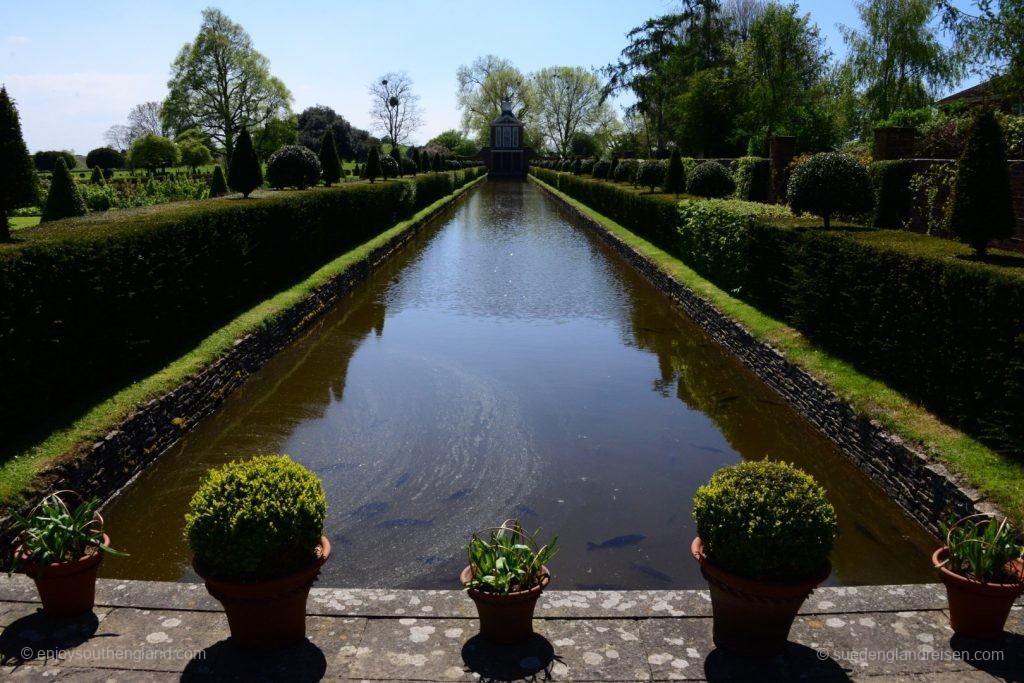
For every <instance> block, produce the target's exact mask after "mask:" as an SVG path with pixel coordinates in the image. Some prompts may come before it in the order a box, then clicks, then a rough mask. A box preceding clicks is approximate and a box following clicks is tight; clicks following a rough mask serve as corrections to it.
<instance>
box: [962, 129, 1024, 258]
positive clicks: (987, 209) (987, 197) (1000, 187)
mask: <svg viewBox="0 0 1024 683" xmlns="http://www.w3.org/2000/svg"><path fill="white" fill-rule="evenodd" d="M951 200H952V206H953V208H952V210H951V211H950V215H949V227H950V230H952V232H953V234H954V235H956V236H957V239H959V240H960V241H961V242H965V243H966V244H969V245H971V247H973V248H974V250H975V251H976V252H977V254H978V256H984V255H985V251H986V250H987V249H988V243H989V241H991V240H993V239H998V238H1001V237H1011V236H1012V235H1013V228H1014V217H1013V193H1012V190H1011V188H1010V170H1009V168H1008V166H1007V164H1006V146H1005V144H1004V143H1003V133H1002V130H1001V129H1000V127H999V122H998V121H996V117H995V115H994V114H993V113H992V110H990V109H984V110H982V111H980V112H979V113H978V114H976V115H975V117H974V119H973V120H972V121H971V126H970V129H969V130H968V131H967V140H966V141H965V142H964V149H963V152H962V153H961V154H960V160H959V161H958V163H957V171H956V182H955V183H954V185H953V194H952V197H951Z"/></svg>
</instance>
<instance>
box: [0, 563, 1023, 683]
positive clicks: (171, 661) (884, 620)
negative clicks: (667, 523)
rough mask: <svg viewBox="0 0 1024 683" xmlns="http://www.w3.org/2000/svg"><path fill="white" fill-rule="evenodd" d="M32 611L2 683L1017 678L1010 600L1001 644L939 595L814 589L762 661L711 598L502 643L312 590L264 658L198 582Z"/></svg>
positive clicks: (22, 616) (6, 618) (612, 601)
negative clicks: (293, 638) (299, 640)
mask: <svg viewBox="0 0 1024 683" xmlns="http://www.w3.org/2000/svg"><path fill="white" fill-rule="evenodd" d="M38 607H39V605H38V602H37V597H36V592H35V587H34V586H33V584H32V582H31V581H30V580H29V579H27V578H25V577H22V576H14V577H11V578H2V579H0V628H2V629H3V630H2V633H0V657H2V666H0V678H3V679H9V680H36V679H40V680H65V679H66V680H73V681H171V680H177V679H179V678H184V679H187V680H192V679H206V680H242V681H260V680H320V679H321V678H329V679H351V680H421V681H422V680H426V681H455V680H508V679H520V678H526V679H529V680H578V681H633V680H688V679H698V680H699V679H707V680H786V679H801V680H847V679H873V680H879V681H918V680H921V681H924V680H927V681H949V682H950V683H953V682H954V681H956V682H959V681H989V680H994V679H1006V680H1024V608H1022V607H1021V604H1020V603H1018V605H1017V606H1016V607H1015V608H1014V611H1013V612H1012V613H1011V615H1010V620H1009V622H1008V624H1007V632H1006V633H1004V635H1003V637H1002V639H1001V640H998V641H994V642H981V641H970V640H966V639H962V638H959V637H956V636H954V635H953V633H952V631H951V630H950V629H949V626H948V618H947V614H946V612H945V608H946V598H945V592H944V589H943V588H942V586H940V585H919V586H874V587H860V588H822V589H819V590H818V591H816V592H815V594H814V595H812V596H811V598H810V599H809V600H808V601H807V603H806V604H805V606H804V607H805V609H804V611H803V613H802V614H801V616H800V617H798V619H797V622H796V623H795V624H794V626H793V630H792V632H791V634H790V639H791V642H790V645H789V646H788V648H787V650H786V651H785V653H784V654H783V655H781V656H779V657H777V658H775V659H771V660H767V661H756V660H755V661H748V660H744V659H742V658H736V657H731V656H728V655H725V654H723V653H721V652H716V651H715V649H714V646H713V644H712V642H711V603H710V601H709V598H708V594H707V592H706V591H601V592H588V591H549V592H548V593H545V594H544V595H543V596H542V598H541V601H540V603H539V604H538V606H537V615H536V617H537V618H536V619H535V621H534V625H535V628H536V630H537V634H536V635H535V636H534V637H533V638H532V639H531V640H530V641H528V642H527V643H525V644H523V645H522V646H517V647H513V648H509V647H505V648H497V647H494V646H490V645H488V644H487V643H486V642H483V641H481V640H480V639H479V637H477V636H476V614H475V611H474V607H473V604H472V601H470V599H469V598H468V597H467V596H465V595H463V594H462V593H461V592H460V591H410V590H368V589H367V590H363V589H361V590H351V589H329V588H315V589H313V592H312V594H311V595H310V599H309V602H308V609H309V615H310V616H309V617H308V619H307V636H308V641H307V642H305V643H303V644H301V645H298V646H295V647H292V648H290V649H288V650H285V651H282V652H278V653H274V654H268V653H263V652H256V653H251V652H243V651H239V650H236V649H235V648H233V647H232V646H231V644H230V643H229V642H228V641H227V638H228V630H227V620H226V619H225V618H224V615H223V613H221V611H220V606H219V604H218V603H216V602H215V601H214V600H213V599H212V598H210V597H209V596H208V595H207V593H206V590H205V589H204V588H203V586H202V584H186V583H159V582H146V581H115V580H101V581H100V582H99V585H98V587H97V606H96V609H95V612H94V613H93V614H90V615H87V616H86V617H83V618H80V619H77V620H72V621H62V622H58V621H52V620H49V619H47V618H46V617H44V616H43V615H42V614H41V612H39V611H38ZM192 652H199V653H200V655H198V656H195V657H193V658H191V659H189V658H188V657H189V656H190V654H191V653H192ZM175 657H177V658H175Z"/></svg>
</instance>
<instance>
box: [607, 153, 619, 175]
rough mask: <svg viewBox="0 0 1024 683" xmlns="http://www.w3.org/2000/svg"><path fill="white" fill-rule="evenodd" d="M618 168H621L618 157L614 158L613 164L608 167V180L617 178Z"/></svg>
mask: <svg viewBox="0 0 1024 683" xmlns="http://www.w3.org/2000/svg"><path fill="white" fill-rule="evenodd" d="M618 167H619V158H618V157H612V162H611V164H610V165H609V166H608V173H606V174H605V177H607V178H608V180H612V179H613V178H615V170H616V169H617V168H618Z"/></svg>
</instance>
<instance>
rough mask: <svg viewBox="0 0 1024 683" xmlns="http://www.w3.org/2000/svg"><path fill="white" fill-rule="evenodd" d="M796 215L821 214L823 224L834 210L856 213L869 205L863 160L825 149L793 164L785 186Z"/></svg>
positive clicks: (870, 206)
mask: <svg viewBox="0 0 1024 683" xmlns="http://www.w3.org/2000/svg"><path fill="white" fill-rule="evenodd" d="M786 194H787V197H788V199H789V208H790V209H792V211H793V213H795V214H796V215H797V216H799V215H801V214H802V213H805V212H806V213H811V214H814V215H815V216H821V217H822V218H823V219H824V221H825V228H826V229H827V228H828V227H829V226H830V221H831V218H832V216H834V215H835V214H839V213H842V214H847V215H857V214H861V213H864V212H866V211H870V210H871V208H872V192H871V180H870V179H869V178H868V172H867V169H865V168H864V166H863V164H861V163H860V162H859V161H857V160H856V159H854V158H853V157H851V156H848V155H846V154H839V153H837V152H824V153H822V154H815V155H814V156H813V157H811V158H810V159H808V160H807V161H805V162H804V163H802V164H800V165H799V166H797V167H796V169H795V170H794V171H793V173H792V175H791V176H790V177H789V185H788V186H787V189H786Z"/></svg>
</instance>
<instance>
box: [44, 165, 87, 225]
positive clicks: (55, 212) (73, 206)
mask: <svg viewBox="0 0 1024 683" xmlns="http://www.w3.org/2000/svg"><path fill="white" fill-rule="evenodd" d="M85 214H86V208H85V200H84V199H82V194H81V193H80V192H79V191H78V187H77V186H76V185H75V181H74V180H72V178H71V174H70V173H68V165H67V164H65V163H64V158H63V157H58V158H57V163H55V164H54V166H53V176H52V177H51V178H50V192H49V194H48V195H46V206H45V207H43V217H42V218H41V219H40V222H42V223H45V222H46V221H56V220H60V219H61V218H70V217H71V216H84V215H85Z"/></svg>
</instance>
